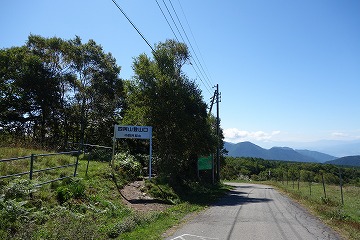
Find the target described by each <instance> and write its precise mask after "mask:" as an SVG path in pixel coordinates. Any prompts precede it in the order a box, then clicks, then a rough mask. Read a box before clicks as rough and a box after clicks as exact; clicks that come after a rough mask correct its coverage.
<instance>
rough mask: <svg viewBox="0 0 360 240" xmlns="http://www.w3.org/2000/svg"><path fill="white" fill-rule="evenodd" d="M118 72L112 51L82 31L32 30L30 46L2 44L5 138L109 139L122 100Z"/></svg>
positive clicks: (55, 142) (48, 141) (47, 142)
mask: <svg viewBox="0 0 360 240" xmlns="http://www.w3.org/2000/svg"><path fill="white" fill-rule="evenodd" d="M119 73H120V67H118V66H117V65H116V62H115V59H114V58H113V57H112V56H111V54H106V53H104V51H103V49H102V47H101V46H99V45H97V44H96V43H95V42H94V41H93V40H90V41H89V42H88V43H82V42H81V39H80V38H79V37H76V38H75V39H72V40H63V39H60V38H56V37H53V38H43V37H41V36H36V35H30V36H29V38H28V41H27V44H26V45H25V46H22V47H12V48H9V49H1V50H0V96H1V102H0V131H1V137H2V140H3V141H2V142H3V143H4V142H7V143H8V142H9V141H13V142H19V140H20V141H21V142H27V143H28V142H32V144H33V145H34V144H36V145H40V146H42V147H50V148H63V147H64V146H65V145H66V143H67V142H68V141H73V142H80V141H82V140H84V141H85V142H88V143H92V142H96V143H97V144H106V145H110V143H111V136H112V131H113V130H112V129H113V124H114V122H115V121H116V119H117V118H119V117H120V109H121V108H122V102H123V94H122V90H123V86H122V80H121V79H120V78H119V77H118V75H119Z"/></svg>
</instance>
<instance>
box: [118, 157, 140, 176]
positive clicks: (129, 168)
mask: <svg viewBox="0 0 360 240" xmlns="http://www.w3.org/2000/svg"><path fill="white" fill-rule="evenodd" d="M114 164H115V166H114V169H115V171H118V172H119V173H120V174H121V175H122V177H124V178H126V179H127V180H129V181H132V180H136V179H137V178H138V177H139V176H140V174H141V164H140V163H139V162H138V161H136V158H135V157H134V156H133V155H131V154H129V153H118V154H116V155H115V158H114Z"/></svg>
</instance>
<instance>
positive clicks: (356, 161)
mask: <svg viewBox="0 0 360 240" xmlns="http://www.w3.org/2000/svg"><path fill="white" fill-rule="evenodd" d="M325 163H326V164H334V165H341V166H354V167H360V156H359V155H358V156H348V157H342V158H338V159H335V160H332V161H327V162H325Z"/></svg>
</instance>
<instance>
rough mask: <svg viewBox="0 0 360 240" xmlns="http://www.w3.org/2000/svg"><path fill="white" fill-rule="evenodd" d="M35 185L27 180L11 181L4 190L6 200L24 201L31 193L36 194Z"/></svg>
mask: <svg viewBox="0 0 360 240" xmlns="http://www.w3.org/2000/svg"><path fill="white" fill-rule="evenodd" d="M35 191H36V189H35V188H34V186H33V184H32V183H31V181H30V180H26V179H15V180H14V181H11V182H10V183H9V184H8V185H7V186H5V187H4V189H3V194H4V197H5V200H7V199H22V198H24V197H27V196H29V194H30V193H33V192H35Z"/></svg>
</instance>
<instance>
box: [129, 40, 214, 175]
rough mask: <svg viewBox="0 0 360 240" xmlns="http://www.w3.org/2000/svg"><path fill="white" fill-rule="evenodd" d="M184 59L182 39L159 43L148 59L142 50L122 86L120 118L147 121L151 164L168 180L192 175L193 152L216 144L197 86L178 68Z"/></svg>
mask: <svg viewBox="0 0 360 240" xmlns="http://www.w3.org/2000/svg"><path fill="white" fill-rule="evenodd" d="M188 61H189V52H188V49H187V46H186V45H185V44H183V43H178V42H176V41H173V40H167V41H166V42H165V43H160V44H158V45H156V47H155V52H154V59H150V58H149V57H148V56H146V55H145V54H142V55H140V56H139V57H137V58H135V60H134V64H133V69H134V72H135V77H134V79H133V80H132V81H129V82H128V84H127V88H126V92H127V102H126V104H127V108H126V110H125V115H124V119H123V123H124V124H134V125H149V126H152V127H153V144H154V153H155V154H156V155H157V156H158V161H157V162H156V167H157V169H158V171H159V173H161V174H164V175H167V176H169V177H171V179H172V180H175V179H177V178H184V177H185V176H186V177H190V178H194V177H195V176H196V164H197V156H199V155H202V154H209V153H212V152H214V150H215V147H216V138H215V136H214V133H213V131H212V128H211V121H210V119H209V117H208V114H207V106H206V104H205V102H204V101H203V99H202V95H201V90H200V89H199V88H198V86H197V85H196V84H195V82H193V81H191V80H189V79H188V77H187V76H186V75H185V73H184V72H182V69H181V67H182V66H183V65H184V64H185V63H186V62H188Z"/></svg>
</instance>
